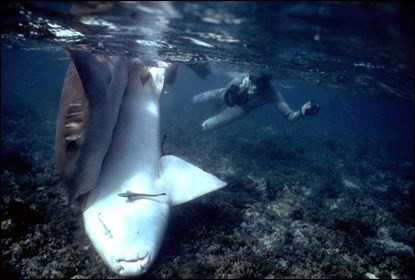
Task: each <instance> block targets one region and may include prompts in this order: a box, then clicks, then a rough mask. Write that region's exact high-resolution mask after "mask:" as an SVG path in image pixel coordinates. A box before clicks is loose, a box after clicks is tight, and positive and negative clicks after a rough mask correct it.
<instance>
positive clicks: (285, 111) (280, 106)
mask: <svg viewBox="0 0 415 280" xmlns="http://www.w3.org/2000/svg"><path fill="white" fill-rule="evenodd" d="M271 102H272V103H273V104H274V106H275V107H276V108H277V110H278V111H279V112H280V113H281V114H282V115H283V116H284V117H285V118H286V119H287V120H288V121H289V122H294V121H296V120H298V119H299V118H300V117H301V116H302V114H301V110H298V111H293V110H292V109H291V108H290V106H288V104H287V102H285V100H284V97H283V96H282V94H281V93H280V92H279V91H278V90H276V89H274V90H273V96H272V100H271Z"/></svg>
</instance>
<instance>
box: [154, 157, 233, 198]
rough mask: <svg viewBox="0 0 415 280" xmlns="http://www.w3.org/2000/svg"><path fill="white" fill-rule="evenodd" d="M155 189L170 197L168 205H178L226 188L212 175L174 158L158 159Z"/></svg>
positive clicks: (224, 184)
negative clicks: (157, 175) (157, 177)
mask: <svg viewBox="0 0 415 280" xmlns="http://www.w3.org/2000/svg"><path fill="white" fill-rule="evenodd" d="M159 174H160V177H159V179H158V180H157V183H156V184H157V188H158V189H159V190H161V191H165V192H166V193H168V194H169V196H170V204H171V205H178V204H182V203H185V202H188V201H190V200H193V199H195V198H197V197H199V196H202V195H204V194H207V193H210V192H212V191H215V190H218V189H220V188H223V187H224V186H226V183H225V182H224V181H222V180H220V179H218V178H217V177H215V176H213V175H212V174H210V173H208V172H206V171H203V170H202V169H200V168H198V167H196V166H194V165H193V164H191V163H189V162H187V161H185V160H183V159H181V158H179V157H176V156H172V155H169V156H163V157H162V158H161V159H160V172H159Z"/></svg>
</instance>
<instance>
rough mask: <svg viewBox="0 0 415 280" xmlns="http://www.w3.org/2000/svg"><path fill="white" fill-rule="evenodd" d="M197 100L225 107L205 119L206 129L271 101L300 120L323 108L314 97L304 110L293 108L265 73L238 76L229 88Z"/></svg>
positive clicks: (202, 96)
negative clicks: (294, 109)
mask: <svg viewBox="0 0 415 280" xmlns="http://www.w3.org/2000/svg"><path fill="white" fill-rule="evenodd" d="M193 103H194V104H201V103H214V104H215V103H216V104H219V105H222V107H225V109H223V110H222V111H221V112H219V113H218V114H217V115H215V116H213V117H211V118H208V119H207V120H205V121H204V122H203V123H202V125H201V127H202V130H212V129H217V128H220V127H222V126H225V125H227V124H229V123H231V122H233V121H235V120H237V119H240V118H242V117H244V116H246V115H248V114H249V113H250V112H251V111H252V110H253V109H255V108H258V107H260V106H262V105H265V104H267V103H272V104H274V105H275V107H276V108H277V110H278V111H279V112H280V113H281V114H282V115H283V116H284V117H285V118H286V119H287V120H288V121H289V122H293V121H296V120H298V119H299V118H300V117H302V116H314V115H316V114H317V113H318V112H319V111H320V105H319V104H316V103H314V101H313V100H311V101H308V102H307V103H305V104H304V105H303V106H302V107H301V108H300V110H298V111H293V110H292V109H291V108H290V107H289V106H288V104H287V103H286V102H285V100H284V97H283V96H282V94H281V93H280V92H279V91H278V90H277V89H276V88H274V87H273V86H272V84H271V77H270V76H269V75H268V74H264V73H261V74H258V75H253V74H251V75H244V76H240V77H237V78H235V79H233V80H232V81H231V82H230V83H229V84H228V85H227V86H226V87H225V88H219V89H214V90H210V91H206V92H203V93H200V94H198V95H196V96H194V97H193Z"/></svg>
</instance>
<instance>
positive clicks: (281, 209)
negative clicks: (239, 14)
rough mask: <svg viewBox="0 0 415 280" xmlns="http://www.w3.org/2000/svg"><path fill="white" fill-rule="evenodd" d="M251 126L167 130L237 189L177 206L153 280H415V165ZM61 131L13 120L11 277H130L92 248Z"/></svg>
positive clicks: (6, 199) (8, 194)
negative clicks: (67, 191) (71, 189)
mask: <svg viewBox="0 0 415 280" xmlns="http://www.w3.org/2000/svg"><path fill="white" fill-rule="evenodd" d="M243 126H244V127H243V128H240V127H239V126H236V125H233V126H231V128H230V129H226V130H223V131H221V132H215V133H211V134H209V133H203V134H202V133H201V134H197V135H195V134H194V133H193V134H192V133H190V132H189V133H186V130H184V129H182V130H180V129H179V130H178V131H177V132H176V133H174V132H173V128H169V129H168V128H164V130H165V132H167V135H169V136H168V138H167V139H166V142H165V144H164V145H165V146H164V147H163V149H164V151H165V152H166V153H168V154H174V155H176V156H179V157H182V158H183V159H185V160H187V161H189V162H191V163H193V164H195V165H197V166H199V167H200V168H202V169H204V170H205V171H208V172H211V173H212V174H214V175H216V176H218V177H219V178H221V179H222V180H224V181H226V182H227V183H228V185H227V186H226V187H225V188H223V189H221V190H219V191H217V192H214V193H211V194H208V195H206V196H204V197H202V198H199V199H197V200H194V201H192V202H189V203H186V204H184V205H180V206H177V207H175V208H173V210H172V215H171V219H170V223H169V227H168V229H167V232H166V235H165V239H164V243H163V244H162V247H161V250H160V253H159V255H158V257H157V259H156V262H155V263H154V265H153V266H152V267H151V269H150V270H149V271H148V272H147V273H146V274H144V275H143V276H142V278H192V279H196V278H198V279H199V278H225V279H229V278H303V279H304V278H306V279H307V278H369V279H376V278H412V279H413V278H414V277H415V273H414V215H413V213H414V212H413V211H414V208H413V207H414V171H413V170H414V167H413V162H396V161H391V160H390V159H389V158H388V157H387V156H384V155H383V154H382V152H381V151H370V150H364V149H363V148H362V147H361V146H359V145H357V144H356V143H352V142H350V143H348V142H339V141H335V140H332V139H328V140H324V141H310V142H305V141H295V139H292V138H290V137H289V136H287V135H286V134H283V133H279V132H278V131H275V130H274V129H273V128H272V127H263V126H262V127H258V126H256V125H255V124H254V123H253V121H249V120H246V121H245V122H244V123H243ZM247 128H249V129H248V130H249V131H251V133H252V136H253V135H255V137H250V138H247V137H245V136H246V133H242V130H244V131H246V130H247ZM29 130H30V131H34V132H33V133H32V134H30V133H23V131H29ZM53 135H54V124H53V122H50V123H41V124H39V127H36V125H34V124H33V123H30V121H29V120H28V119H26V120H25V119H21V120H12V119H11V118H9V117H8V116H2V169H1V194H2V195H1V229H2V230H1V232H2V239H1V251H2V266H1V270H2V275H3V276H5V277H6V278H8V277H9V278H20V279H28V278H73V279H79V278H94V279H98V278H115V279H117V278H120V277H119V276H117V275H116V274H114V273H112V272H111V271H110V270H109V268H107V266H106V265H105V264H104V263H103V261H102V260H101V259H100V257H99V256H98V254H97V253H96V252H95V250H94V248H93V246H92V244H91V243H90V241H89V240H88V238H87V236H86V234H85V232H84V229H83V222H82V212H81V208H80V206H79V204H78V203H77V202H69V203H68V202H66V201H65V199H64V195H63V190H62V186H61V184H60V182H59V180H58V177H57V176H56V175H55V169H54V154H53ZM240 135H242V136H240ZM244 135H245V136H244ZM219 136H220V137H219Z"/></svg>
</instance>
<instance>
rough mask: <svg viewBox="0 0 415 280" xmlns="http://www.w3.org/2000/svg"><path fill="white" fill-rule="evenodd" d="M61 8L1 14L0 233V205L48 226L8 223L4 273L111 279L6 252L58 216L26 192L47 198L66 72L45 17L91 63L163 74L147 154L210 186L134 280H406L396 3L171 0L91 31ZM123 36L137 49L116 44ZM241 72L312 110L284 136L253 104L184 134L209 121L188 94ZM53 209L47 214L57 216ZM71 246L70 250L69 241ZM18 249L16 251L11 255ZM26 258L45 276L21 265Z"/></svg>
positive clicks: (409, 164)
mask: <svg viewBox="0 0 415 280" xmlns="http://www.w3.org/2000/svg"><path fill="white" fill-rule="evenodd" d="M70 4H71V2H64V3H63V2H21V3H20V2H15V3H12V2H10V3H7V4H6V5H5V8H2V18H1V24H2V49H1V151H2V212H3V214H2V228H3V223H5V221H8V220H11V221H12V225H13V221H14V220H18V218H16V217H18V215H16V214H15V213H13V211H17V210H13V209H15V208H12V207H11V206H10V205H11V203H10V201H15V200H16V199H17V201H23V203H25V205H27V207H29V208H31V209H32V210H33V208H34V207H35V208H36V207H38V210H37V211H38V213H40V215H43V216H47V217H48V218H47V219H46V221H45V220H43V221H42V222H39V223H38V224H36V223H35V224H32V223H31V222H28V221H26V220H24V219H23V222H22V224H18V225H19V226H21V227H22V228H23V229H22V233H19V234H17V235H11V236H9V235H7V236H6V238H4V239H2V252H3V256H5V257H4V261H3V264H2V266H3V268H4V269H5V271H6V272H7V273H8V274H10V275H11V276H15V277H18V278H34V277H42V276H43V277H48V278H67V277H72V276H74V275H77V274H78V275H83V276H87V277H91V278H100V277H114V275H113V274H111V272H109V271H107V270H105V269H106V268H105V265H103V264H102V263H100V262H99V260H97V259H93V257H91V258H88V259H87V260H88V262H87V261H85V258H86V257H85V256H82V257H80V256H78V257H79V258H80V259H81V260H82V261H81V262H80V263H81V264H79V263H78V264H76V263H75V262H74V261H73V260H71V258H69V257H63V255H64V254H63V253H62V254H61V253H59V254H57V256H56V259H57V260H58V261H57V262H58V263H65V262H66V263H67V266H65V267H64V268H62V266H59V265H56V264H51V263H49V262H46V261H45V262H41V261H39V259H38V258H37V257H38V256H37V255H36V253H33V250H34V251H38V252H43V254H46V255H47V254H49V255H53V253H52V252H54V251H56V250H58V249H61V248H62V247H68V248H70V249H68V250H69V251H70V252H72V255H74V254H80V253H79V251H78V250H76V248H78V247H76V246H80V245H79V244H78V243H76V242H75V241H73V240H66V241H65V242H62V243H59V244H61V245H56V244H58V243H57V242H55V243H53V242H52V244H55V245H47V244H45V243H47V242H45V243H42V242H37V241H33V242H34V243H33V244H35V245H33V244H32V245H31V246H32V247H29V245H27V244H26V245H25V244H24V242H23V241H24V240H25V239H31V237H32V235H30V236H27V234H30V232H31V231H39V232H40V234H43V236H45V238H46V236H47V234H46V233H45V232H44V231H42V230H45V229H44V228H45V227H47V226H50V227H52V228H53V227H54V226H55V227H56V224H55V223H54V222H52V221H53V219H57V220H59V219H62V218H57V216H56V214H53V211H51V210H50V209H49V208H48V206H47V205H45V203H44V202H45V201H44V200H37V199H35V198H34V197H33V195H35V196H36V195H40V194H34V193H36V192H44V191H49V192H52V189H58V186H59V185H58V182H57V181H56V179H53V172H54V171H53V168H54V133H55V122H56V116H57V110H58V104H59V98H60V93H61V90H62V84H63V80H64V76H65V73H66V70H67V67H68V65H69V63H70V61H69V58H68V55H67V54H66V52H65V51H64V48H63V47H62V46H63V45H66V44H73V43H74V41H76V40H78V39H79V38H75V37H74V38H72V37H71V38H68V37H65V38H59V36H57V35H56V34H55V35H53V34H52V33H53V32H51V31H50V30H49V29H48V28H50V26H49V27H48V25H47V24H46V23H45V19H48V20H49V22H56V23H59V24H60V25H61V26H63V27H64V29H65V28H68V27H71V28H76V27H79V28H80V30H82V28H86V27H87V28H89V29H90V35H88V36H86V37H82V38H81V39H79V40H80V41H77V43H80V42H82V43H83V44H87V45H89V46H90V47H91V48H92V49H93V50H94V51H97V52H103V53H111V54H113V53H116V54H119V53H120V52H124V51H125V52H128V55H130V56H136V57H144V58H145V60H146V61H149V63H151V61H155V60H163V61H169V62H174V63H178V64H179V65H180V66H179V72H178V76H177V80H176V82H175V83H174V84H173V85H166V87H165V94H163V95H162V98H161V113H162V118H161V125H162V134H163V135H166V136H167V138H166V142H165V149H166V150H167V152H168V153H171V154H174V155H177V156H180V157H182V158H184V159H186V160H188V161H189V162H192V163H194V164H196V165H198V166H200V167H202V168H203V169H205V170H207V171H209V172H211V173H213V174H215V175H216V176H218V177H220V178H221V179H223V180H225V181H226V182H227V183H228V187H227V188H225V189H224V190H223V191H222V190H221V191H220V192H218V194H214V195H210V196H209V197H208V198H204V199H202V200H201V201H199V202H197V201H195V202H194V203H192V204H190V205H185V206H183V208H182V209H180V208H179V207H178V209H177V210H175V212H173V215H172V222H171V224H170V227H169V229H168V232H167V233H166V241H165V242H164V244H163V248H162V249H161V253H160V256H159V260H158V262H157V263H156V264H155V265H154V268H153V270H151V271H150V272H149V274H147V275H145V276H147V277H157V278H162V277H182V278H185V277H190V278H204V277H208V278H230V277H233V278H243V277H253V278H264V277H267V276H268V277H270V278H284V277H286V278H287V277H288V278H296V277H301V278H302V277H305V278H330V277H334V278H340V277H360V278H362V277H363V278H370V277H372V276H376V277H379V278H392V277H398V278H411V277H412V278H413V277H414V276H415V274H414V266H413V256H414V253H413V246H414V242H413V237H414V217H413V205H414V192H413V189H414V184H413V182H414V103H413V102H414V98H413V97H414V68H413V67H414V65H413V61H414V54H413V51H414V44H413V18H414V10H413V6H412V5H409V4H404V3H379V4H375V3H370V2H355V3H351V4H349V3H348V2H340V3H334V2H281V3H271V2H259V3H257V2H220V3H219V4H218V3H216V2H215V3H213V2H177V3H176V2H174V3H172V5H171V6H168V9H169V10H168V13H167V12H166V7H161V8H160V10H158V7H157V6H156V8H155V10H153V12H154V11H158V12H159V13H156V15H155V14H154V13H149V12H143V10H140V9H139V6H140V4H138V3H134V4H131V6H128V7H123V6H118V7H117V8H116V9H115V10H114V11H112V12H107V13H105V12H104V13H98V14H95V15H94V17H95V18H101V19H104V20H108V21H109V20H112V21H113V22H114V23H115V27H113V28H107V27H105V26H104V27H103V26H91V25H86V24H85V25H81V26H79V25H77V24H79V22H80V19H79V18H76V17H75V18H73V17H70V16H68V11H69V9H70ZM146 5H148V4H144V6H146ZM170 8H173V11H172V10H171V9H170ZM18 11H22V12H21V13H19V12H18ZM27 11H32V13H31V14H29V16H28V13H27ZM132 11H133V12H132ZM160 11H161V12H160ZM126 15H128V16H126ZM39 17H41V18H42V19H39ZM155 19H156V22H157V24H154V21H153V20H155ZM166 22H167V26H166ZM19 23H20V24H19ZM30 23H32V24H30ZM132 23H134V25H133V24H132ZM140 27H145V28H142V29H141V28H140ZM160 31H162V32H160ZM146 32H147V33H146ZM104 35H105V36H104ZM132 39H133V40H142V41H140V43H138V45H135V46H131V44H130V43H131V40H132ZM144 41H145V42H144ZM100 42H104V47H100V46H102V45H101V44H100ZM149 45H150V46H149ZM200 61H202V62H208V63H209V64H210V65H211V68H212V73H211V74H210V75H208V76H207V77H206V78H201V77H199V76H198V75H196V73H195V72H194V71H192V70H191V69H190V68H189V67H188V65H189V64H190V63H197V62H200ZM251 70H253V71H255V70H265V71H268V72H269V73H270V74H271V75H272V77H273V85H274V86H275V87H276V88H277V89H278V90H280V91H281V93H282V94H283V95H284V97H285V99H286V101H287V103H288V104H289V105H290V106H291V107H292V108H293V109H295V110H297V109H299V108H300V107H301V106H302V105H303V104H304V103H305V102H307V101H308V100H311V99H314V100H315V101H316V102H318V103H319V104H321V111H320V113H319V114H318V115H317V116H315V117H309V118H304V119H302V120H300V121H298V122H296V123H288V122H287V121H286V120H285V119H284V118H283V117H282V116H281V115H280V114H279V113H278V112H277V111H276V110H275V108H274V107H273V106H271V105H265V106H263V107H261V108H259V109H257V110H255V111H254V112H252V113H251V114H250V115H249V116H247V117H246V118H244V119H241V120H239V121H237V122H234V123H232V124H230V125H228V126H226V127H224V128H221V129H218V130H215V131H210V132H203V131H201V129H200V124H201V123H202V122H203V120H205V119H206V118H208V117H209V116H211V115H212V114H214V113H215V112H216V111H215V108H213V107H209V106H195V105H193V104H192V102H191V99H192V97H193V96H194V95H196V94H198V93H201V92H203V91H206V90H211V89H215V88H218V87H223V86H224V85H226V84H227V83H228V82H229V81H230V80H231V79H232V77H234V76H235V75H236V74H238V73H244V72H246V71H251ZM42 178H49V180H48V179H42ZM13 182H14V183H13ZM16 182H17V183H16ZM16 184H17V185H18V187H15V186H16ZM46 197H47V195H46ZM49 197H50V199H51V200H52V197H55V196H53V195H50V196H49ZM40 201H43V202H42V203H41V202H40ZM50 203H51V206H50V207H52V206H53V207H58V206H56V205H59V203H58V202H56V201H54V202H50ZM42 207H44V208H42ZM59 207H63V206H59ZM39 209H40V210H39ZM68 209H69V208H63V210H62V211H63V212H62V213H65V214H62V215H70V213H72V212H70V211H73V210H68ZM68 211H69V212H68ZM78 214H79V213H78ZM48 215H50V216H48ZM64 217H66V216H64ZM80 217H81V216H78V219H79V218H80ZM252 217H256V218H252ZM72 218H73V217H72ZM48 219H49V222H48ZM68 219H69V218H68ZM73 219H74V218H73ZM19 221H20V220H19ZM25 221H26V222H25ZM19 223H20V222H19ZM73 223H74V224H75V225H77V226H74V224H70V225H65V226H59V225H58V226H57V227H58V228H59V227H61V228H63V229H62V231H64V233H65V234H68V233H71V231H75V232H76V233H77V235H76V236H82V228H81V227H80V226H79V220H77V222H76V221H75V222H73ZM42 226H44V227H43V228H42ZM179 229H180V230H179ZM65 230H66V231H65ZM52 231H53V230H52ZM56 232H57V233H58V232H59V230H56ZM299 236H302V237H299ZM47 238H58V237H49V236H48V237H47ZM51 240H52V241H54V239H50V240H49V239H48V241H51ZM81 240H82V241H80V243H81V244H84V245H85V246H87V245H88V243H87V242H88V241H87V239H86V237H84V239H82V238H81ZM36 242H37V243H36ZM77 242H79V241H77ZM75 243H76V244H78V245H76V246H75V245H74V244H75ZM329 243H330V244H331V245H330V244H329ZM267 244H268V245H269V244H271V245H269V246H270V247H269V246H268V245H267ZM33 246H35V247H33ZM53 246H55V247H53ZM267 246H268V247H267ZM18 247H20V248H22V250H23V253H22V252H20V254H19V253H16V252H19V251H18V250H17V249H13V248H18ZM30 248H32V249H30ZM33 248H34V249H33ZM222 248H224V249H222ZM227 248H229V250H227ZM336 250H337V251H336ZM39 254H40V253H39ZM88 254H94V253H93V250H92V249H89V251H88ZM36 261H37V262H40V263H42V265H40V267H49V268H50V269H49V270H47V269H44V270H42V269H41V268H38V269H33V268H30V265H29V264H28V265H27V266H25V264H26V263H31V262H34V263H36ZM177 263H181V265H177ZM237 264H238V265H239V266H238V265H237ZM94 266H99V267H101V268H102V271H103V272H100V273H98V272H96V271H94V270H93V267H94ZM67 267H69V268H67ZM53 271H55V272H53ZM53 273H55V274H53Z"/></svg>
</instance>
